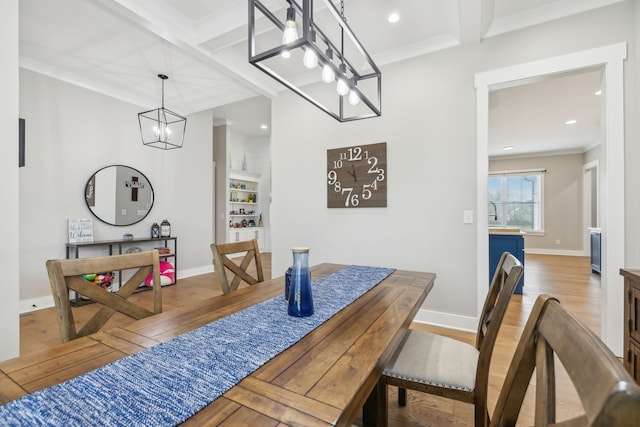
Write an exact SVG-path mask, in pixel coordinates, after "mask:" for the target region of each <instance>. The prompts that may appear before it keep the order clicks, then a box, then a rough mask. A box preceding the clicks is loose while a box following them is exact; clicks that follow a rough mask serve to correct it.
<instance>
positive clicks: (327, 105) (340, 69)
mask: <svg viewBox="0 0 640 427" xmlns="http://www.w3.org/2000/svg"><path fill="white" fill-rule="evenodd" d="M287 1H288V3H289V7H288V8H287V10H286V20H285V22H284V23H283V22H282V19H283V18H285V14H284V13H282V12H283V11H282V10H280V11H275V10H274V11H272V10H269V8H268V7H267V6H266V5H265V4H264V3H263V2H262V1H261V0H249V25H248V28H249V63H251V64H253V65H254V66H255V67H257V68H259V69H260V70H262V71H263V72H265V73H266V74H268V75H269V76H271V77H272V78H274V79H275V80H277V81H279V82H280V83H282V84H283V85H285V86H286V87H288V88H289V89H291V90H292V91H294V92H295V93H297V94H298V95H300V96H301V97H303V98H304V99H306V100H307V101H309V102H311V103H312V104H313V105H315V106H316V107H318V108H320V109H321V110H322V111H324V112H325V113H327V114H329V115H330V116H331V117H333V118H334V119H336V120H338V121H340V122H345V121H351V120H359V119H366V118H370V117H377V116H380V115H381V108H382V102H381V93H382V73H381V72H380V70H379V69H378V67H377V65H376V64H375V63H374V62H373V60H372V59H371V57H370V56H369V54H368V53H367V51H366V49H365V48H364V46H363V45H362V44H361V43H360V41H359V40H358V38H357V37H356V36H355V34H354V33H353V31H352V30H351V28H349V26H348V25H347V20H346V18H345V16H344V0H343V1H341V2H340V11H338V9H337V8H336V6H335V5H334V4H333V1H331V0H318V1H320V2H321V3H322V4H323V5H324V7H318V6H314V0H302V6H301V5H300V4H299V3H298V1H296V0H287ZM314 10H316V11H319V13H322V18H321V20H322V23H323V24H325V23H326V22H327V21H330V23H331V24H330V25H329V26H327V25H325V28H324V29H321V28H320V27H319V25H318V22H316V21H314V18H313V13H314ZM320 11H321V12H320ZM256 12H257V13H256ZM256 15H257V17H258V18H262V17H263V16H264V17H266V18H267V20H268V21H270V24H272V26H271V27H268V29H272V28H276V29H278V30H279V31H282V32H283V37H282V40H281V41H282V44H274V41H273V38H272V32H271V31H266V30H265V28H262V27H261V28H259V29H258V28H256ZM278 15H279V16H278ZM296 15H299V16H300V18H301V19H296ZM267 20H265V21H267ZM319 21H320V20H319ZM266 24H267V25H269V22H266ZM334 24H335V25H336V27H333V25H334ZM336 29H337V30H339V31H336ZM299 34H301V36H299ZM345 36H346V37H345ZM345 42H346V43H347V46H346V48H345ZM258 46H259V47H261V50H260V51H259V52H258V51H257V49H258ZM319 64H321V65H322V71H315V70H314V71H312V72H310V71H309V70H313V69H314V68H316V66H317V65H319ZM314 73H315V74H314ZM313 79H316V80H317V81H318V83H320V80H322V81H324V82H326V83H331V82H333V81H334V80H337V85H336V86H334V85H329V86H327V88H326V89H324V90H321V91H319V92H320V93H317V95H315V94H314V96H312V95H311V93H314V92H305V91H304V90H303V88H302V87H301V86H298V83H297V82H304V84H305V85H306V84H307V83H308V82H309V81H313ZM320 84H321V83H320ZM310 86H313V87H314V88H315V87H316V85H310ZM315 92H317V91H315ZM347 94H348V96H347ZM345 96H347V99H346V100H345ZM335 97H337V98H338V99H337V100H335V101H334V99H335Z"/></svg>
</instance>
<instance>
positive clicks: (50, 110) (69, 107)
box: [20, 69, 213, 308]
mask: <svg viewBox="0 0 640 427" xmlns="http://www.w3.org/2000/svg"><path fill="white" fill-rule="evenodd" d="M146 107H148V106H146ZM144 109H145V107H140V106H135V105H131V104H127V103H124V102H121V101H118V100H116V99H114V98H109V97H106V96H103V95H101V94H98V93H95V92H91V91H88V90H85V89H82V88H80V87H77V86H73V85H70V84H67V83H64V82H61V81H59V80H55V79H52V78H49V77H46V76H43V75H41V74H37V73H34V72H31V71H28V70H24V69H21V70H20V114H21V117H23V118H25V120H26V135H27V143H26V147H27V152H26V167H24V168H21V169H20V216H21V221H20V266H21V268H20V299H21V300H22V301H39V303H40V304H45V305H46V301H47V300H48V299H49V298H50V294H51V290H50V287H49V282H48V279H47V275H46V270H45V261H46V260H47V259H50V258H64V257H65V243H66V242H67V225H66V220H67V218H69V217H80V218H92V219H93V220H94V221H93V226H94V239H95V240H106V239H118V238H121V237H122V235H123V234H124V233H133V234H134V236H138V237H149V236H150V228H151V224H152V223H153V222H158V223H160V221H162V219H165V218H166V219H168V220H169V221H170V222H171V231H172V235H175V236H177V237H178V251H179V254H178V255H179V257H178V275H179V276H180V275H182V276H184V275H190V274H194V273H199V272H204V271H211V265H210V261H211V254H210V250H209V244H210V242H211V241H212V239H213V226H212V221H211V217H212V212H213V210H212V202H211V195H212V194H213V188H212V186H213V167H212V165H213V163H212V142H211V141H212V119H211V114H210V112H206V111H205V112H202V113H198V114H193V115H190V116H188V117H187V119H188V121H187V131H186V136H185V143H184V147H183V148H181V149H179V150H170V151H164V150H159V149H154V148H150V147H145V146H143V145H142V141H141V139H140V131H139V128H138V119H137V114H138V113H139V112H140V111H144ZM110 164H124V165H127V166H131V167H133V168H135V169H138V170H139V171H141V172H142V173H143V174H145V175H146V177H147V178H148V179H149V181H150V182H151V185H152V186H153V189H154V195H155V202H154V206H153V208H152V210H151V213H150V214H149V216H148V217H147V218H145V220H143V221H142V222H140V223H138V224H135V225H132V226H127V227H115V226H110V225H107V224H104V223H102V222H100V221H98V220H97V219H95V218H94V217H93V216H92V214H91V213H90V211H89V210H88V208H87V206H86V203H85V201H84V187H85V184H86V182H87V180H88V179H89V177H90V176H91V175H92V174H93V173H94V172H95V171H97V170H98V169H100V168H102V167H104V166H106V165H110ZM105 254H106V252H105ZM43 298H44V299H43ZM36 305H38V303H36ZM38 308H40V306H39V305H38Z"/></svg>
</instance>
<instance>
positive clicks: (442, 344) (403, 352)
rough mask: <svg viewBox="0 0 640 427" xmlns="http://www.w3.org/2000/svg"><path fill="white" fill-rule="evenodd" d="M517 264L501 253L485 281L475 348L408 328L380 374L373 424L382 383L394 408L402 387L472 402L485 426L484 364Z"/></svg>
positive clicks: (382, 415) (382, 401) (402, 399)
mask: <svg viewBox="0 0 640 427" xmlns="http://www.w3.org/2000/svg"><path fill="white" fill-rule="evenodd" d="M522 268H523V267H522V264H521V263H520V261H518V259H517V258H516V257H514V256H513V255H512V254H510V253H509V252H504V253H503V254H502V256H501V257H500V261H499V262H498V265H497V267H496V270H495V273H494V275H493V278H492V280H491V285H490V287H489V292H488V294H487V296H486V298H485V302H484V307H483V309H482V312H481V316H480V321H479V323H478V330H477V333H476V342H475V346H473V345H470V344H467V343H464V342H462V341H458V340H456V339H453V338H449V337H445V336H441V335H438V334H434V333H430V332H425V331H419V330H415V329H409V330H408V331H407V334H406V336H405V338H404V340H403V341H402V343H401V344H400V347H399V348H398V350H397V351H396V353H395V354H394V356H393V357H392V358H391V361H390V362H389V364H387V367H386V368H385V370H384V372H383V374H382V376H381V377H380V380H379V384H378V390H379V392H378V393H379V394H378V396H377V399H378V411H379V412H378V415H377V418H378V423H380V424H381V425H387V412H388V408H387V385H393V386H397V387H398V406H405V405H406V400H407V397H406V390H407V389H411V390H416V391H420V392H423V393H428V394H433V395H437V396H442V397H446V398H449V399H454V400H458V401H462V402H466V403H472V404H473V405H474V420H475V425H476V427H480V426H482V427H484V426H486V425H488V421H489V415H488V410H487V391H488V383H489V366H490V364H491V355H492V354H493V349H494V346H495V342H496V338H497V336H498V331H499V329H500V324H501V323H502V319H503V318H504V315H505V313H506V310H507V306H508V304H509V300H510V299H511V296H512V295H513V291H514V289H515V287H516V285H517V283H518V280H520V277H521V276H522Z"/></svg>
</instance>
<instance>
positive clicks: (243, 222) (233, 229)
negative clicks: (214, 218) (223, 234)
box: [227, 171, 264, 247]
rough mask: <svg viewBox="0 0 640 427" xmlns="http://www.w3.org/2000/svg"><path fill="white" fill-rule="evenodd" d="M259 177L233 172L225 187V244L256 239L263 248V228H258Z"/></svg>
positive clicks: (260, 196) (260, 195)
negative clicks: (226, 227) (226, 222)
mask: <svg viewBox="0 0 640 427" xmlns="http://www.w3.org/2000/svg"><path fill="white" fill-rule="evenodd" d="M261 198H262V194H260V175H257V174H251V173H249V172H244V171H242V172H238V171H234V172H231V173H230V174H229V185H228V186H227V216H228V220H229V221H228V222H229V224H228V230H227V242H241V241H244V240H251V239H256V240H257V241H258V246H259V247H264V227H260V213H261V212H260V204H259V201H260V200H261Z"/></svg>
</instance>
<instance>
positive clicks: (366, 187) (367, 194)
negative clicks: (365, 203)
mask: <svg viewBox="0 0 640 427" xmlns="http://www.w3.org/2000/svg"><path fill="white" fill-rule="evenodd" d="M373 182H374V184H375V181H373ZM369 187H372V185H369V184H365V185H363V186H362V198H363V199H364V200H369V199H370V198H371V190H369ZM374 189H375V188H374Z"/></svg>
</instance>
